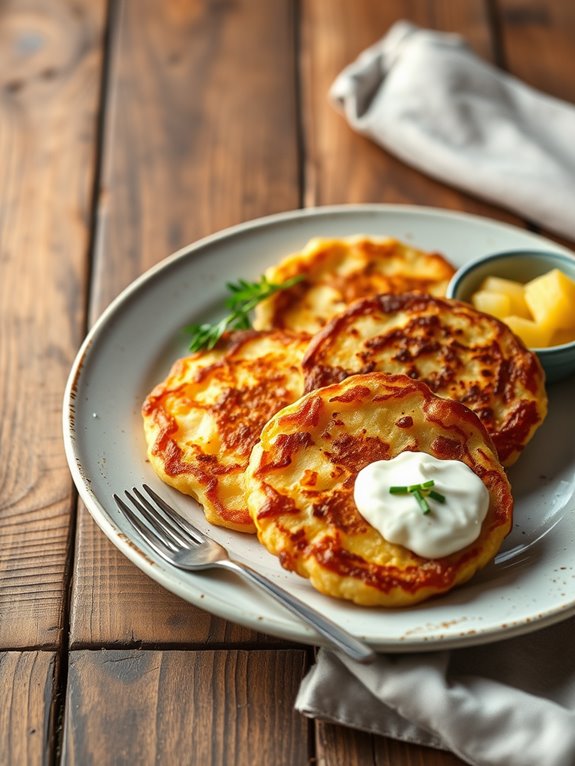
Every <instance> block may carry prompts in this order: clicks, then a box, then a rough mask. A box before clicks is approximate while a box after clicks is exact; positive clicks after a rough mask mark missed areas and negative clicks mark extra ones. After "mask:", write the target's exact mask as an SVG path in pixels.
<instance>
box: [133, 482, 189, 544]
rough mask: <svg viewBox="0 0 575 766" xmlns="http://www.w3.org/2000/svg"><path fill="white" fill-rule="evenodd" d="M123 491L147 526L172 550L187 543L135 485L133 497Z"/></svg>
mask: <svg viewBox="0 0 575 766" xmlns="http://www.w3.org/2000/svg"><path fill="white" fill-rule="evenodd" d="M125 492H126V497H128V498H129V499H130V501H131V503H132V505H133V506H134V507H135V508H137V509H138V511H139V513H140V516H142V517H143V520H144V521H145V522H147V524H148V526H152V527H153V528H154V530H155V531H156V535H157V536H158V537H160V538H161V539H162V542H163V543H165V544H166V545H168V546H169V547H170V548H173V550H177V549H178V548H181V547H182V545H188V544H189V543H188V541H187V540H185V539H184V538H183V536H182V535H181V534H179V533H178V532H177V531H176V530H174V529H173V528H172V527H171V526H170V525H169V524H167V523H166V520H165V519H164V517H163V516H162V514H161V513H160V512H159V511H158V510H157V509H156V508H154V506H153V505H152V504H151V503H150V502H149V501H148V500H146V498H145V497H143V496H142V493H141V492H140V491H139V490H138V489H137V488H136V487H134V488H133V489H132V492H133V493H134V495H135V497H134V495H132V494H130V492H128V490H126V491H125Z"/></svg>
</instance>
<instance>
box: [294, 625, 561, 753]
mask: <svg viewBox="0 0 575 766" xmlns="http://www.w3.org/2000/svg"><path fill="white" fill-rule="evenodd" d="M574 642H575V619H573V618H571V619H569V620H567V621H565V622H563V623H560V624H558V625H553V626H551V627H548V628H545V629H543V630H540V631H538V632H535V633H530V634H528V635H525V636H521V637H518V638H511V639H508V640H506V641H500V642H498V643H494V644H489V645H484V646H476V647H471V648H468V649H453V650H451V651H441V652H430V653H425V654H398V655H393V654H388V655H379V656H378V658H377V660H376V661H375V662H374V663H373V664H371V665H360V664H359V663H357V662H355V661H354V660H350V659H348V658H347V657H344V656H340V655H336V654H334V653H332V652H329V651H327V650H325V649H321V650H320V651H319V654H318V657H317V661H316V664H315V665H314V666H313V667H312V669H311V670H310V672H309V673H308V674H307V676H306V677H305V678H304V679H303V681H302V683H301V686H300V690H299V693H298V697H297V699H296V705H295V706H296V710H298V711H299V712H300V713H303V714H304V715H306V716H308V717H311V718H319V719H320V720H324V721H329V722H331V723H337V724H343V725H345V726H351V727H353V728H357V729H361V730H363V731H367V732H371V733H372V734H383V735H385V736H388V737H393V738H394V739H401V740H404V741H407V742H415V743H418V744H422V745H427V746H430V747H436V748H440V749H443V750H450V751H452V752H453V753H455V754H456V755H458V756H459V757H460V758H461V759H463V760H464V761H465V762H466V763H470V764H473V765H474V766H574V764H575V652H574V650H573V647H574Z"/></svg>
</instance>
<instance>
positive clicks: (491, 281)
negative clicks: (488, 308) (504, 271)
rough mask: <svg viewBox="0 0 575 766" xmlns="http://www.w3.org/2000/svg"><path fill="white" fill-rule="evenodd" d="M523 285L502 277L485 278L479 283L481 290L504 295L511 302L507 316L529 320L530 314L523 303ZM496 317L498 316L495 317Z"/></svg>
mask: <svg viewBox="0 0 575 766" xmlns="http://www.w3.org/2000/svg"><path fill="white" fill-rule="evenodd" d="M524 288H525V285H523V284H521V282H514V281H513V280H512V279H503V278H502V277H486V278H485V279H484V280H483V282H482V283H481V288H480V289H481V290H485V291H486V292H490V293H501V294H502V295H506V296H507V297H508V298H509V300H510V302H511V310H510V311H509V312H508V313H509V314H515V316H518V317H525V319H530V318H531V314H530V313H529V308H528V306H527V303H526V302H525V291H524ZM497 316H498V315H497Z"/></svg>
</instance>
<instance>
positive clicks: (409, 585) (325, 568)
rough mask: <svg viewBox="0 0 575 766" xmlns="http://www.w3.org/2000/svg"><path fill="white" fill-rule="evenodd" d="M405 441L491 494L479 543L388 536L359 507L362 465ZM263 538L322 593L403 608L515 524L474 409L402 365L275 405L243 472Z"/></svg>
mask: <svg viewBox="0 0 575 766" xmlns="http://www.w3.org/2000/svg"><path fill="white" fill-rule="evenodd" d="M405 451H412V452H413V451H420V452H426V453H428V454H429V455H432V456H434V457H435V458H438V459H440V460H447V459H450V460H458V461H462V462H463V463H465V465H467V466H468V467H469V468H470V469H471V470H472V471H473V472H474V473H475V474H476V475H477V476H478V477H479V478H480V479H481V481H482V482H483V484H484V485H485V487H486V488H487V491H488V493H489V507H488V510H487V515H486V517H485V519H484V521H483V523H482V524H481V529H480V532H479V536H478V537H477V539H476V540H475V542H473V543H471V544H470V545H467V546H466V547H464V548H462V549H461V550H459V551H456V552H454V553H451V554H450V555H448V556H444V557H442V558H434V559H430V558H423V557H421V556H418V555H416V554H415V553H413V552H412V551H410V550H408V549H407V548H405V547H403V546H401V545H397V544H393V543H390V542H389V541H387V540H385V539H384V538H383V537H382V535H381V534H380V533H379V532H378V531H377V530H376V529H375V528H374V527H373V526H371V525H370V524H368V523H367V521H365V520H364V518H363V517H362V516H361V515H360V514H359V511H358V510H357V507H356V505H355V502H354V494H353V493H354V483H355V479H356V477H357V475H358V473H359V471H360V470H361V469H362V468H364V467H365V466H367V465H369V464H371V463H373V462H374V461H379V460H389V459H391V458H393V457H395V456H397V455H399V454H400V453H402V452H405ZM246 487H247V491H248V507H249V510H250V513H251V515H252V518H253V520H254V522H255V525H256V527H257V533H258V538H259V540H260V542H262V543H263V545H264V546H265V547H266V548H267V549H268V550H269V551H270V552H271V553H273V554H275V555H276V556H278V557H279V560H280V562H281V564H282V566H283V567H285V568H286V569H289V570H292V571H294V572H297V573H298V574H300V575H302V576H303V577H308V578H309V579H310V581H311V583H312V585H313V586H314V587H315V588H317V590H319V591H321V592H322V593H325V594H328V595H331V596H335V597H338V598H344V599H349V600H351V601H355V602H356V603H358V604H363V605H368V606H374V605H380V606H389V607H395V606H405V605H411V604H415V603H417V602H419V601H422V600H423V599H426V598H429V597H430V596H433V595H435V594H440V593H445V592H446V591H448V590H450V589H451V588H453V587H454V586H456V585H459V584H461V583H463V582H465V581H466V580H468V579H469V578H470V577H471V576H472V575H473V574H474V573H475V572H476V571H477V570H478V569H480V568H481V567H483V566H485V564H487V562H488V561H490V560H491V559H492V558H493V556H495V554H496V552H497V551H498V549H499V547H500V545H501V542H502V540H503V539H504V537H505V535H506V534H507V533H508V531H509V529H510V526H511V520H512V511H513V498H512V496H511V489H510V487H509V482H508V481H507V477H506V475H505V472H504V470H503V468H502V466H501V464H500V462H499V460H498V459H497V455H496V452H495V448H494V446H493V443H492V441H491V439H490V437H489V435H488V434H487V432H486V430H485V429H484V427H483V425H482V424H481V422H480V420H479V419H478V418H477V416H476V415H475V414H474V413H473V412H472V411H471V410H469V409H468V408H467V407H464V406H463V405H462V404H459V403H458V402H454V401H451V400H449V399H442V398H440V397H438V396H435V395H434V394H432V393H431V391H430V390H429V388H428V387H427V386H426V385H425V384H423V383H420V382H418V381H414V380H411V379H410V378H408V377H407V376H404V375H385V374H383V373H371V374H366V375H354V376H351V377H349V378H347V379H346V380H344V381H343V382H341V383H338V384H335V385H332V386H327V387H326V388H322V389H318V390H316V391H312V392H310V393H308V394H306V395H305V396H303V397H302V398H301V399H299V400H298V401H297V402H295V403H293V404H291V405H289V406H288V407H285V408H284V409H283V410H281V411H280V412H278V413H276V414H275V415H274V416H273V417H272V418H271V420H270V422H269V423H268V424H267V425H266V426H265V428H264V429H263V431H262V435H261V440H260V442H259V443H258V444H256V445H255V447H254V449H253V451H252V455H251V458H250V462H249V467H248V471H247V475H246Z"/></svg>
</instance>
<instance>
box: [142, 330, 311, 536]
mask: <svg viewBox="0 0 575 766" xmlns="http://www.w3.org/2000/svg"><path fill="white" fill-rule="evenodd" d="M262 339H266V340H270V341H271V342H273V353H271V354H270V353H268V354H263V352H262V356H261V357H260V358H249V359H247V358H246V351H247V349H248V348H249V347H250V344H252V343H253V342H255V343H259V342H260V341H261V340H262ZM306 343H307V337H306V336H303V335H298V334H294V333H288V332H283V331H270V332H266V333H264V332H262V333H260V332H256V331H242V332H236V333H230V334H228V335H227V336H225V337H224V338H223V339H222V340H221V341H220V342H219V344H218V346H217V347H216V349H215V350H214V351H210V352H199V353H197V354H192V355H190V356H188V357H185V358H182V359H179V360H178V361H177V362H175V364H174V365H173V367H172V369H171V371H170V373H169V375H168V376H167V378H166V379H165V380H164V381H163V382H162V383H160V384H159V385H157V386H156V387H155V388H154V390H153V391H152V392H151V393H150V394H149V395H148V396H147V397H146V400H145V402H144V404H143V407H142V415H143V418H144V426H145V432H146V439H147V442H148V456H149V459H150V462H151V464H152V466H153V468H154V470H155V471H156V473H157V474H158V475H159V476H160V478H162V480H163V481H165V482H167V483H168V484H171V485H172V486H175V487H176V488H177V489H179V490H180V491H182V492H185V493H186V494H190V495H192V496H193V497H195V498H196V499H197V500H198V501H199V502H200V503H201V504H202V505H203V507H204V512H205V514H206V517H207V518H208V520H209V521H210V522H212V523H214V524H218V525H221V526H225V527H229V528H231V529H235V530H237V531H242V532H251V533H253V532H254V531H255V527H254V525H253V523H252V520H251V518H250V516H249V513H248V511H247V508H246V506H245V497H244V492H243V474H244V471H245V469H246V466H247V463H248V459H249V455H250V452H251V449H252V447H253V445H254V444H255V443H256V442H257V440H258V439H259V436H260V433H261V429H262V428H263V426H264V425H265V423H266V422H267V421H268V420H269V418H270V417H271V416H272V415H273V414H274V413H275V412H277V410H278V409H281V408H282V407H284V406H286V405H287V404H289V403H291V402H293V401H294V400H295V399H297V397H298V396H299V395H300V394H301V393H302V390H303V377H302V373H301V366H300V364H299V362H300V360H301V357H302V355H303V352H304V349H305V346H306ZM282 349H283V350H284V352H283V353H282ZM246 376H249V378H248V379H247V380H246ZM213 396H215V399H214V400H213V401H212V400H211V397H213ZM190 412H197V413H200V414H201V413H203V414H205V415H206V416H209V418H211V421H212V423H213V431H214V436H213V440H214V446H213V447H212V446H210V445H207V444H206V443H205V442H203V441H202V440H201V439H199V438H196V437H195V434H194V433H187V431H186V427H185V420H186V417H187V416H188V415H189V413H190ZM223 482H227V483H228V484H230V482H232V485H231V486H232V489H233V490H234V492H233V499H229V496H228V494H226V493H229V487H228V489H227V490H226V489H225V488H224V487H223Z"/></svg>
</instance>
